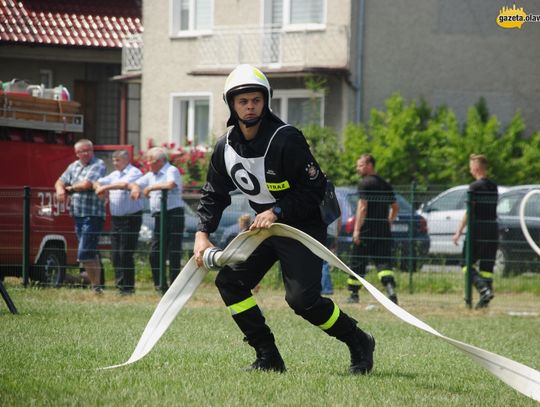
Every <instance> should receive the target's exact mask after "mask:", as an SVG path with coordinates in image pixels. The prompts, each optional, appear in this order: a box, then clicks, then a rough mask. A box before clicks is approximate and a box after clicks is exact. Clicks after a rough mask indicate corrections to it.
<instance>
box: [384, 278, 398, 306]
mask: <svg viewBox="0 0 540 407" xmlns="http://www.w3.org/2000/svg"><path fill="white" fill-rule="evenodd" d="M395 287H396V283H395V282H393V281H392V282H390V283H387V284H386V292H387V293H388V298H390V301H392V302H393V303H394V304H396V305H397V303H398V300H397V294H396V290H395Z"/></svg>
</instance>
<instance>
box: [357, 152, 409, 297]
mask: <svg viewBox="0 0 540 407" xmlns="http://www.w3.org/2000/svg"><path fill="white" fill-rule="evenodd" d="M356 170H357V171H358V174H359V175H360V176H361V177H362V180H361V181H360V183H359V184H358V204H357V208H356V219H355V222H354V230H353V246H352V258H351V268H352V270H353V271H354V272H355V273H356V274H358V275H359V276H361V277H364V276H365V275H366V267H367V265H368V262H369V260H370V259H371V260H373V262H374V263H375V267H376V268H377V276H378V277H379V280H380V281H381V283H382V285H383V286H384V287H386V290H387V292H388V298H390V299H391V300H392V301H393V302H395V303H396V304H397V303H398V300H397V295H396V291H395V288H396V282H395V279H394V271H393V261H392V233H391V230H390V227H391V225H392V222H393V221H394V220H395V218H396V217H397V214H398V211H399V204H398V203H397V201H396V197H395V195H394V190H393V189H392V186H391V185H390V184H389V183H388V182H386V181H385V180H384V179H382V178H381V177H379V176H378V175H377V174H376V172H375V158H374V157H373V156H372V155H371V154H363V155H362V156H360V158H359V159H358V161H357V163H356ZM347 284H348V287H349V291H350V292H351V295H350V297H349V300H348V302H350V303H356V302H358V301H359V298H358V291H359V289H360V287H361V286H360V282H359V281H358V280H355V279H352V278H349V279H348V280H347Z"/></svg>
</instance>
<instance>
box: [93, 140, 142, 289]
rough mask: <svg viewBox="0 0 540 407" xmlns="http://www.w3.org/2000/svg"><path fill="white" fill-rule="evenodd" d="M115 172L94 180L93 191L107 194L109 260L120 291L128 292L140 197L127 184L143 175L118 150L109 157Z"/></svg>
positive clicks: (139, 219)
mask: <svg viewBox="0 0 540 407" xmlns="http://www.w3.org/2000/svg"><path fill="white" fill-rule="evenodd" d="M112 162H113V166H114V168H115V171H113V172H111V173H110V174H109V175H107V176H105V177H102V178H100V179H98V180H97V181H96V182H95V183H94V189H95V191H96V194H97V195H98V196H99V197H100V198H102V199H105V198H106V197H107V195H108V198H109V209H110V211H111V215H112V216H111V220H112V229H111V245H112V263H113V267H114V271H115V277H116V286H117V287H118V289H119V290H120V294H122V295H129V294H133V293H134V291H135V262H134V260H133V255H134V254H135V250H137V243H138V238H139V230H140V229H141V222H142V210H143V205H144V202H143V200H142V199H137V200H133V199H131V197H130V193H129V190H128V185H129V184H130V183H131V182H134V181H136V180H137V179H139V178H140V177H142V175H143V174H142V172H141V170H139V169H138V168H137V167H135V166H133V165H131V164H130V162H129V154H128V152H127V151H126V150H117V151H115V152H114V153H113V156H112Z"/></svg>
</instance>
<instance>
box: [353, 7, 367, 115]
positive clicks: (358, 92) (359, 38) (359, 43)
mask: <svg viewBox="0 0 540 407" xmlns="http://www.w3.org/2000/svg"><path fill="white" fill-rule="evenodd" d="M365 13H366V3H365V0H360V1H359V4H358V19H357V20H356V21H357V26H356V72H355V77H354V85H353V87H354V122H355V123H360V122H361V121H362V109H363V106H362V91H363V87H362V76H363V71H362V69H363V65H364V24H365V23H364V20H365Z"/></svg>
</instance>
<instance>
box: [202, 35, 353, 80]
mask: <svg viewBox="0 0 540 407" xmlns="http://www.w3.org/2000/svg"><path fill="white" fill-rule="evenodd" d="M349 38H350V35H349V29H348V27H347V26H326V28H325V29H321V30H308V29H306V30H303V31H296V30H295V31H292V30H284V29H282V28H279V29H278V28H260V27H256V28H250V29H243V30H241V31H239V30H235V29H231V28H214V29H213V30H212V34H211V35H208V36H204V37H200V38H199V43H198V52H199V56H198V61H197V64H196V66H197V67H196V70H213V69H215V70H222V69H230V68H232V67H234V66H236V65H238V64H244V63H245V64H252V65H255V66H259V67H263V68H270V69H274V68H275V69H299V70H303V69H317V68H321V69H347V68H348V65H349V53H350V40H349Z"/></svg>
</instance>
